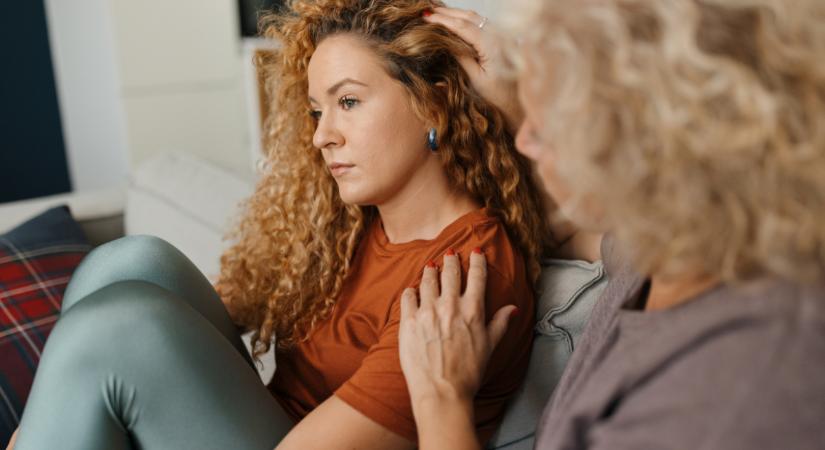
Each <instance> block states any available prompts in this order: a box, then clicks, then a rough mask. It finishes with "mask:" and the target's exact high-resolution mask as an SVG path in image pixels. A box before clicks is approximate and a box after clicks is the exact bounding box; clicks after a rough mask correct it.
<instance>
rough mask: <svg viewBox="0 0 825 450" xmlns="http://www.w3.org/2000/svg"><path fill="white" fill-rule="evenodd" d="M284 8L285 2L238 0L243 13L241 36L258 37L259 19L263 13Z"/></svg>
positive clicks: (277, 0)
mask: <svg viewBox="0 0 825 450" xmlns="http://www.w3.org/2000/svg"><path fill="white" fill-rule="evenodd" d="M283 7H284V0H238V9H239V11H240V12H241V14H240V17H241V35H243V36H250V37H251V36H257V35H258V17H259V15H260V14H261V12H264V11H270V10H276V11H277V10H279V9H281V8H283Z"/></svg>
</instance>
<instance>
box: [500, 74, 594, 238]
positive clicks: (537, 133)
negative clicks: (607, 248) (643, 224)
mask: <svg viewBox="0 0 825 450" xmlns="http://www.w3.org/2000/svg"><path fill="white" fill-rule="evenodd" d="M534 76H539V75H538V74H535V73H534V72H533V71H532V70H531V69H530V68H529V67H528V69H527V70H525V71H524V73H523V74H522V76H521V78H520V80H519V83H518V90H519V92H518V95H519V101H520V102H521V106H522V109H523V110H524V122H523V123H522V125H521V127H520V128H519V130H518V134H517V135H516V148H517V149H518V150H519V152H520V153H521V154H523V155H524V156H526V157H528V158H530V159H531V160H533V161H534V163H535V165H536V171H537V172H538V174H539V177H541V180H542V182H543V183H544V188H545V189H546V190H547V193H548V194H550V196H551V197H553V200H554V202H555V203H556V204H557V205H558V207H559V209H560V212H561V214H562V216H564V218H565V219H567V220H570V221H571V222H573V223H574V224H575V225H576V226H578V227H579V228H582V229H587V230H590V231H604V230H603V226H602V225H603V224H602V218H603V213H602V208H600V207H599V206H598V205H597V202H595V201H592V199H586V201H584V202H575V201H574V200H573V193H572V192H571V190H570V187H569V185H568V184H567V183H566V181H565V180H564V179H563V178H562V177H561V176H559V174H558V171H557V168H558V164H557V163H558V160H557V159H556V157H557V154H556V151H555V149H554V148H553V146H552V144H550V143H549V142H548V139H547V137H546V136H543V135H542V132H543V129H542V125H541V124H544V123H546V121H545V120H546V119H545V117H544V115H545V114H544V106H545V105H544V103H545V102H547V101H549V99H547V95H546V93H542V92H533V91H532V90H531V89H530V87H531V86H534V85H535V84H534V83H531V80H533V78H532V77H534ZM576 203H578V204H576Z"/></svg>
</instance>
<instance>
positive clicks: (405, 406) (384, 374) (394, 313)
mask: <svg viewBox="0 0 825 450" xmlns="http://www.w3.org/2000/svg"><path fill="white" fill-rule="evenodd" d="M400 306H401V303H400V301H396V302H394V303H393V305H392V309H391V311H390V320H389V322H388V323H387V325H386V326H385V327H384V329H383V330H382V332H381V336H380V337H379V339H378V342H377V343H376V344H375V345H373V346H372V347H371V348H370V350H369V352H368V353H367V356H366V357H365V358H364V361H363V362H362V363H361V367H359V368H358V370H357V371H356V372H355V374H353V376H352V377H350V379H349V380H347V381H346V382H345V383H344V384H343V385H341V387H340V388H338V390H337V391H335V395H336V396H338V398H340V399H341V400H343V401H344V402H346V403H347V404H349V405H350V406H352V407H353V408H355V409H356V410H358V411H359V412H360V413H361V414H364V415H365V416H367V417H369V418H370V419H372V420H373V421H375V422H376V423H378V424H379V425H381V426H383V427H384V428H386V429H388V430H390V431H392V432H394V433H396V434H398V435H400V436H403V437H404V438H406V439H408V440H410V441H412V442H416V441H417V436H416V428H415V420H414V419H413V414H412V405H411V403H410V395H409V392H408V391H407V382H406V381H405V380H404V373H403V372H402V371H401V360H400V358H399V355H398V330H399V326H400V322H401V309H400Z"/></svg>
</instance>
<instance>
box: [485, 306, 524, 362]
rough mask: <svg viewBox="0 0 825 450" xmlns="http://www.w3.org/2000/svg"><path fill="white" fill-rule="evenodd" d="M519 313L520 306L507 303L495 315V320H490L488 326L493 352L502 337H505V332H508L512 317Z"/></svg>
mask: <svg viewBox="0 0 825 450" xmlns="http://www.w3.org/2000/svg"><path fill="white" fill-rule="evenodd" d="M517 313H518V308H517V307H516V306H515V305H507V306H503V307H501V309H499V310H498V311H496V313H495V315H493V320H491V321H490V325H489V327H488V330H489V338H490V351H491V352H492V351H493V350H495V349H496V346H498V343H499V342H501V338H503V337H504V333H506V332H507V325H508V324H509V323H510V318H511V317H513V316H514V315H516V314H517Z"/></svg>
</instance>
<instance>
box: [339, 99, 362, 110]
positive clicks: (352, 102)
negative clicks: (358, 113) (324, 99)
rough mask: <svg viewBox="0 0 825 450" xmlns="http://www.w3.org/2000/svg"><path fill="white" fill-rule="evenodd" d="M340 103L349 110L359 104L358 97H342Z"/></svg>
mask: <svg viewBox="0 0 825 450" xmlns="http://www.w3.org/2000/svg"><path fill="white" fill-rule="evenodd" d="M338 103H339V104H340V105H341V107H342V108H344V110H348V109H350V108H352V107H353V106H355V105H357V104H358V99H356V98H353V97H342V98H341V100H338Z"/></svg>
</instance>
